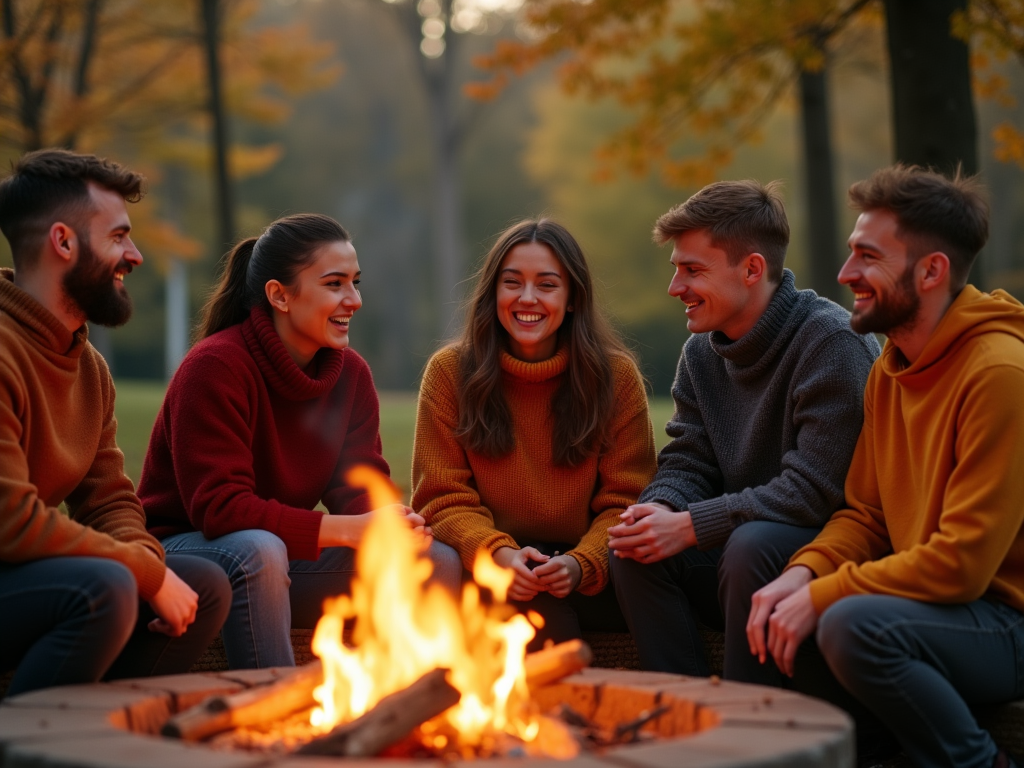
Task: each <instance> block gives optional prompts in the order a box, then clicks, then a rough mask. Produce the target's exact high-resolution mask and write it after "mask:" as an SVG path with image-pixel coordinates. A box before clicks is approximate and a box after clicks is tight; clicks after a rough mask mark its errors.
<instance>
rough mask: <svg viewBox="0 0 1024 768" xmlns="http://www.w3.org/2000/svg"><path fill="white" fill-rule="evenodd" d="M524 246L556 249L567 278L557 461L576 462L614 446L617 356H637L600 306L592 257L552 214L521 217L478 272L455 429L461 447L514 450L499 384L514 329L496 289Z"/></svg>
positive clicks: (555, 408)
mask: <svg viewBox="0 0 1024 768" xmlns="http://www.w3.org/2000/svg"><path fill="white" fill-rule="evenodd" d="M522 243H542V244H544V245H546V246H547V247H548V248H550V249H551V252H552V253H553V254H554V255H555V258H556V259H558V262H559V264H561V265H562V267H563V268H564V269H565V272H566V276H567V277H568V281H569V298H568V301H569V304H570V305H571V306H572V308H573V311H572V312H567V313H566V315H565V319H564V320H563V321H562V325H561V327H560V328H559V329H558V340H559V344H560V345H564V346H565V347H566V348H567V349H568V353H569V362H568V365H567V367H566V375H565V378H564V381H563V382H562V384H561V386H560V387H559V388H558V391H557V392H556V393H555V396H554V399H553V401H552V403H551V412H552V416H553V419H554V431H553V433H552V435H551V448H552V454H553V456H554V459H555V463H556V464H559V465H562V466H574V465H576V464H579V463H580V462H581V461H583V460H584V459H586V458H587V457H588V456H592V455H594V454H595V453H598V452H600V451H602V450H604V449H606V448H607V446H608V441H609V437H610V436H609V435H608V426H609V422H610V420H609V418H608V414H609V412H610V411H611V410H612V408H613V407H614V381H613V378H612V368H611V360H612V358H613V357H621V358H624V359H626V360H629V361H631V362H633V355H632V353H630V351H629V350H628V349H627V348H626V346H625V345H624V344H623V343H622V340H621V339H620V338H619V336H618V334H616V333H615V331H614V330H613V329H612V327H611V325H610V324H609V323H608V321H607V320H606V319H605V318H604V317H603V315H602V314H601V313H600V312H599V311H598V309H597V308H596V307H595V304H594V287H593V281H592V280H591V277H590V269H589V268H588V267H587V261H586V258H585V257H584V255H583V250H582V249H581V248H580V246H579V243H577V242H576V239H575V238H574V237H573V236H572V235H571V234H569V232H568V230H566V229H565V227H563V226H561V225H560V224H556V223H555V222H553V221H551V220H550V219H539V220H528V221H522V222H520V223H518V224H515V225H514V226H512V227H509V228H508V229H506V230H505V231H504V232H502V233H501V234H500V235H498V239H497V242H495V244H494V247H492V248H491V250H490V252H489V253H488V254H487V258H485V259H484V263H483V265H482V266H481V267H480V270H479V271H478V272H477V274H476V288H475V289H474V290H473V295H472V297H471V298H470V301H469V310H468V312H467V315H468V317H467V318H466V326H465V329H464V331H463V333H462V338H461V339H460V340H459V341H458V342H457V345H456V347H457V349H458V350H459V361H460V369H461V379H462V386H461V388H460V390H459V424H458V429H457V432H456V434H457V435H458V437H459V438H460V439H461V440H462V441H463V445H464V446H465V447H466V448H467V449H468V450H472V451H474V452H476V453H481V454H483V455H485V456H491V457H494V456H502V455H504V454H507V453H508V452H509V451H511V450H512V448H513V436H512V417H511V413H510V412H509V407H508V403H507V402H506V400H505V395H504V393H503V391H502V387H501V379H502V373H501V351H502V349H503V347H504V345H505V342H506V339H507V337H508V332H507V331H506V330H505V329H504V327H503V326H502V325H501V323H500V322H499V320H498V307H497V286H498V278H499V276H500V272H501V265H502V263H503V262H504V260H505V257H506V256H507V255H508V253H509V252H510V251H511V250H512V249H513V248H515V247H516V246H517V245H520V244H522Z"/></svg>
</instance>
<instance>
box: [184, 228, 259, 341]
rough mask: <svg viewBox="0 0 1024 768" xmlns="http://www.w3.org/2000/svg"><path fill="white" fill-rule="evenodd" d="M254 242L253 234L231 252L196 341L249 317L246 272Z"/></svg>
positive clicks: (206, 310) (205, 310) (202, 319)
mask: <svg viewBox="0 0 1024 768" xmlns="http://www.w3.org/2000/svg"><path fill="white" fill-rule="evenodd" d="M255 245H256V238H255V237H250V238H247V239H245V240H242V241H241V242H240V243H238V244H237V245H236V246H235V247H234V248H232V249H231V252H230V253H228V255H227V257H226V258H225V262H224V269H223V271H222V272H221V275H220V280H219V281H218V283H217V287H216V288H214V289H213V293H212V294H211V295H210V298H209V299H208V300H207V302H206V305H205V306H204V307H203V310H202V313H201V314H200V319H199V327H198V328H197V329H196V341H200V340H201V339H205V338H206V337H207V336H211V335H213V334H215V333H217V331H223V330H224V329H225V328H228V327H230V326H232V325H236V324H238V323H240V322H242V321H243V320H245V318H246V317H248V316H249V310H250V308H251V304H250V303H249V300H250V297H249V290H248V286H247V285H246V274H247V272H248V269H249V261H250V260H251V259H252V251H253V247H254V246H255Z"/></svg>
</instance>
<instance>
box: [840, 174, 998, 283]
mask: <svg viewBox="0 0 1024 768" xmlns="http://www.w3.org/2000/svg"><path fill="white" fill-rule="evenodd" d="M850 207H852V208H853V209H854V210H856V211H873V210H886V211H890V212H892V213H893V215H895V216H896V221H897V222H898V225H899V227H898V230H897V236H898V237H900V239H901V240H903V241H904V242H905V243H906V245H907V256H908V264H907V266H908V267H909V266H911V265H912V264H913V263H915V262H916V261H917V260H918V259H920V258H921V257H922V256H925V255H927V254H929V253H934V252H935V251H942V252H943V253H945V254H946V256H948V257H949V275H950V280H949V282H950V288H951V289H952V291H953V292H954V293H955V292H958V291H959V290H960V289H961V288H963V287H964V286H965V285H966V284H967V276H968V275H969V274H970V271H971V265H972V264H974V260H975V259H976V258H977V256H978V251H980V250H981V249H982V248H983V247H984V245H985V242H986V241H987V240H988V203H987V202H986V201H985V196H984V190H983V187H982V186H981V184H980V183H979V181H978V177H977V176H964V175H963V173H962V172H961V169H959V168H958V169H957V172H956V175H955V176H954V177H953V178H952V179H950V178H947V177H946V176H943V175H942V174H940V173H936V172H935V171H929V170H926V169H924V168H921V167H919V166H916V165H903V164H901V163H897V164H896V165H893V166H890V167H888V168H880V169H879V170H877V171H875V172H874V173H873V174H871V176H869V177H868V178H867V179H865V180H864V181H858V182H857V183H856V184H854V185H853V186H851V187H850Z"/></svg>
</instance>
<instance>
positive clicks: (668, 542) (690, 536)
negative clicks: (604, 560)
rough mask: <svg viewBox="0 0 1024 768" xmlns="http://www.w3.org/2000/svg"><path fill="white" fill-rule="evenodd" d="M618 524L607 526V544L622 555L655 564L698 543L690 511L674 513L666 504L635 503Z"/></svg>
mask: <svg viewBox="0 0 1024 768" xmlns="http://www.w3.org/2000/svg"><path fill="white" fill-rule="evenodd" d="M619 519H620V520H621V521H622V522H621V523H619V524H618V525H615V526H612V527H611V528H609V529H608V547H609V549H611V550H612V554H613V555H614V556H615V557H619V558H629V559H631V560H636V561H637V562H640V563H656V562H658V561H659V560H664V559H665V558H667V557H671V556H672V555H675V554H677V553H679V552H682V551H683V550H684V549H687V548H689V547H693V546H696V544H697V536H696V534H695V533H694V532H693V520H692V519H691V518H690V513H689V512H688V511H685V510H684V511H682V512H675V511H674V510H673V509H672V508H671V507H668V506H666V505H665V504H658V503H651V504H634V505H632V506H631V507H628V508H627V509H626V510H625V511H624V512H623V513H622V514H621V515H619Z"/></svg>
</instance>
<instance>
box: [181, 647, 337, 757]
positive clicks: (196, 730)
mask: <svg viewBox="0 0 1024 768" xmlns="http://www.w3.org/2000/svg"><path fill="white" fill-rule="evenodd" d="M323 678H324V674H323V666H322V665H321V663H320V662H319V661H314V662H312V663H310V664H306V665H305V666H302V667H298V668H297V669H296V670H295V671H294V672H293V673H291V674H290V675H288V676H287V677H285V678H282V679H280V680H278V681H277V682H275V683H272V684H270V685H260V686H256V687H254V688H250V689H249V690H247V691H242V692H241V693H233V694H231V695H228V696H223V695H222V696H211V697H210V698H209V699H206V701H204V702H202V703H200V704H197V705H196V706H194V707H192V708H191V709H187V710H185V711H184V712H180V713H179V714H177V715H175V716H174V717H172V718H171V719H170V720H168V721H167V723H166V724H165V725H164V727H163V730H161V733H162V734H163V735H164V736H171V737H174V738H178V739H184V740H185V741H199V740H201V739H205V738H207V737H208V736H212V735H214V734H215V733H220V732H221V731H227V730H230V729H231V728H238V727H241V726H246V725H261V724H263V723H268V722H272V721H275V720H280V719H282V718H284V717H287V716H288V715H290V714H292V713H293V712H296V711H298V710H300V709H306V708H308V707H312V706H313V705H314V704H316V701H315V700H314V699H313V689H314V688H316V687H317V686H318V685H320V684H321V683H322V682H323Z"/></svg>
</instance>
